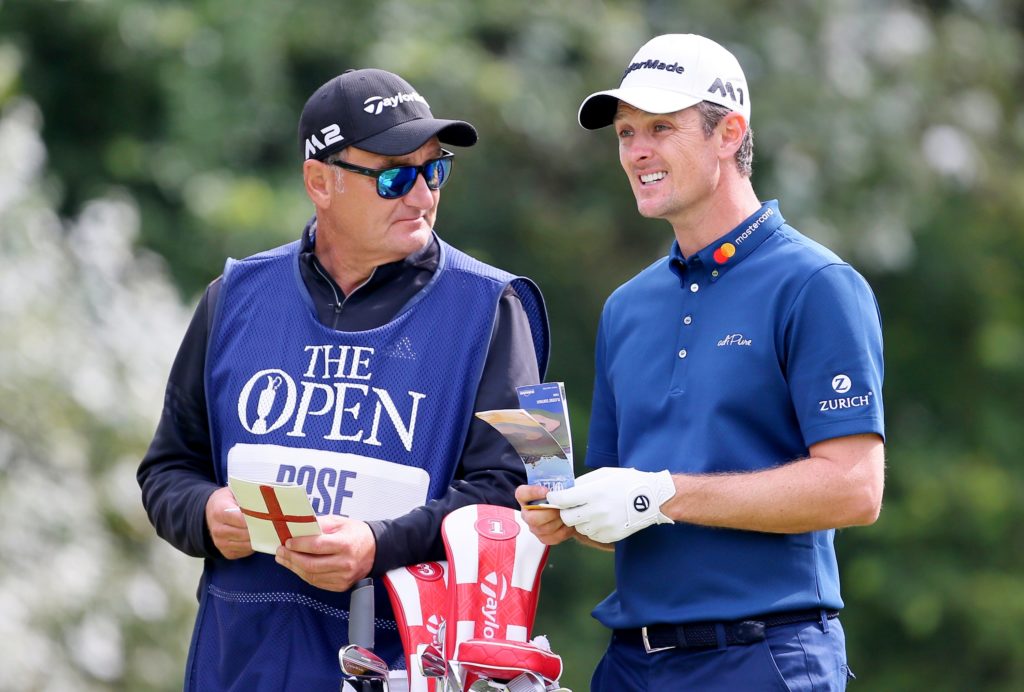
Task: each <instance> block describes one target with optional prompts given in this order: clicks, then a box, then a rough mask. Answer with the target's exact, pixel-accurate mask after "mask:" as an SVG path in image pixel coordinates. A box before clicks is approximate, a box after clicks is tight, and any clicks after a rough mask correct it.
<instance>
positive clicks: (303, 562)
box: [276, 516, 377, 591]
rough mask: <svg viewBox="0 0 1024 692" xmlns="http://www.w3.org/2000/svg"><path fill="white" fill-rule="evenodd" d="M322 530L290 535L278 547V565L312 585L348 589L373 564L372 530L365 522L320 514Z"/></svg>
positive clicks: (365, 573)
mask: <svg viewBox="0 0 1024 692" xmlns="http://www.w3.org/2000/svg"><path fill="white" fill-rule="evenodd" d="M320 530H321V531H322V532H323V533H322V534H320V535H319V536H298V537H296V538H289V539H288V541H287V543H285V545H284V546H282V547H280V548H278V549H277V556H276V559H277V564H279V565H283V566H284V567H287V568H288V569H290V570H291V571H293V572H295V573H296V574H297V575H299V576H300V577H302V579H303V580H305V581H307V582H309V583H310V584H312V585H313V586H317V587H319V588H321V589H326V590H328V591H348V590H349V589H350V588H351V587H352V585H353V584H355V583H356V582H357V581H359V580H360V579H362V578H363V577H365V576H366V575H367V574H369V573H370V569H371V568H372V567H373V558H374V556H375V555H376V554H377V541H376V539H375V538H374V537H373V532H372V531H370V527H369V526H368V525H367V524H366V523H365V522H362V521H358V520H356V519H347V518H345V517H335V516H326V517H321V518H320Z"/></svg>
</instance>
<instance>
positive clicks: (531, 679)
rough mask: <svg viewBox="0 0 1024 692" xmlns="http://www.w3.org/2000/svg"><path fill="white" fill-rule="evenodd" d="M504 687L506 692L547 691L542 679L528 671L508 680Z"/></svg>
mask: <svg viewBox="0 0 1024 692" xmlns="http://www.w3.org/2000/svg"><path fill="white" fill-rule="evenodd" d="M505 687H506V689H508V692H545V690H546V689H547V686H546V685H545V684H544V678H542V677H541V676H539V675H537V674H536V673H534V672H532V671H529V670H525V671H523V672H522V673H520V674H519V675H517V676H515V677H514V678H512V679H511V680H509V681H508V683H507V684H506V685H505Z"/></svg>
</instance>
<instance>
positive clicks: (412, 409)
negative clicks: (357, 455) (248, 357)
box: [238, 344, 427, 452]
mask: <svg viewBox="0 0 1024 692" xmlns="http://www.w3.org/2000/svg"><path fill="white" fill-rule="evenodd" d="M303 350H304V351H305V352H306V353H307V354H308V355H309V363H308V366H307V368H306V371H305V372H304V373H302V374H301V375H298V376H297V377H293V374H294V373H292V374H289V373H288V372H286V371H285V370H280V369H277V368H267V369H264V370H260V371H258V372H256V373H254V374H253V375H252V376H251V377H249V379H248V381H246V383H245V384H244V385H243V386H242V389H241V391H240V392H239V394H238V420H239V422H240V423H241V424H242V427H243V428H245V430H247V431H248V432H250V433H251V434H253V435H260V436H262V435H267V434H269V433H272V432H274V431H275V430H279V429H282V428H284V429H286V430H287V432H285V433H284V434H285V435H287V436H288V437H306V436H307V434H312V435H319V436H321V437H323V439H325V440H337V441H348V442H358V443H361V444H364V445H371V446H375V447H380V446H382V445H383V444H384V443H383V442H382V441H381V438H382V437H383V436H389V435H395V436H397V438H398V441H399V442H401V444H402V446H403V447H404V448H405V450H406V451H407V452H411V451H412V445H413V439H414V437H415V435H416V421H417V419H418V416H419V413H420V402H421V401H422V400H423V399H425V398H426V396H427V395H426V394H423V393H421V392H413V391H407V392H404V393H392V392H390V391H388V390H387V389H384V388H382V387H374V386H372V379H373V372H372V370H371V367H372V365H371V359H372V358H373V356H374V349H373V348H370V347H366V346H349V345H346V344H342V345H333V344H325V345H318V346H306V347H305V348H304V349H303ZM325 380H326V381H325ZM307 428H308V430H309V432H308V433H307Z"/></svg>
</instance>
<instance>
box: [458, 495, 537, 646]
mask: <svg viewBox="0 0 1024 692" xmlns="http://www.w3.org/2000/svg"><path fill="white" fill-rule="evenodd" d="M441 535H442V536H443V538H444V547H445V552H446V553H447V555H448V594H449V596H448V598H449V601H448V608H449V609H448V617H447V618H445V619H446V621H447V625H446V629H447V631H446V633H445V639H446V642H445V651H446V655H447V656H451V655H452V653H453V652H454V651H455V646H456V644H457V643H458V642H460V641H465V640H467V639H507V640H511V641H517V642H525V641H527V640H528V639H529V638H530V630H531V629H532V628H533V618H534V616H535V615H536V613H537V598H538V597H539V596H540V573H541V569H542V568H543V566H544V562H545V561H546V560H547V555H548V548H547V546H545V545H544V544H542V543H541V542H540V541H539V540H538V539H537V537H536V536H534V535H533V534H532V533H530V529H529V527H528V526H527V525H526V522H524V521H523V520H522V517H521V516H520V514H519V511H518V510H514V509H510V508H508V507H497V506H494V505H469V506H466V507H461V508H459V509H457V510H455V511H454V512H452V513H451V514H449V515H448V516H447V517H445V519H444V522H443V523H442V524H441Z"/></svg>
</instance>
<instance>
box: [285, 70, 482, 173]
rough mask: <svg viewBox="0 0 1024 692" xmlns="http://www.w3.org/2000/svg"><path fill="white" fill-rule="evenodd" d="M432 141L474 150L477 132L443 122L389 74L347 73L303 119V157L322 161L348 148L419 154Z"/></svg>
mask: <svg viewBox="0 0 1024 692" xmlns="http://www.w3.org/2000/svg"><path fill="white" fill-rule="evenodd" d="M431 137H437V138H438V139H439V140H440V141H441V142H443V143H445V144H451V145H454V146H464V147H467V146H471V145H473V144H475V143H476V130H475V129H474V128H473V126H472V125H470V124H469V123H467V122H464V121H461V120H442V119H439V118H435V117H434V116H433V114H432V113H431V112H430V104H428V103H427V100H426V99H425V98H423V97H422V96H420V94H419V93H418V92H417V91H416V90H415V89H414V88H413V87H412V86H411V85H410V84H409V83H408V82H406V81H405V80H404V79H402V78H401V77H399V76H398V75H396V74H393V73H391V72H387V71H385V70H375V69H364V70H349V71H348V72H345V73H343V74H340V75H338V76H337V77H335V78H334V79H332V80H330V81H329V82H327V83H326V84H324V85H322V86H321V87H320V88H319V89H317V90H316V91H315V92H314V93H313V95H312V96H310V97H309V100H308V101H306V105H305V107H304V108H303V109H302V115H301V117H300V118H299V147H300V150H301V151H302V157H303V159H304V160H306V159H317V160H320V161H322V160H324V159H326V158H327V157H328V156H330V155H331V154H333V153H335V152H337V151H340V150H342V149H344V148H345V147H348V146H357V147H359V148H360V149H364V150H366V151H369V152H372V153H375V154H381V155H384V156H401V155H404V154H408V153H411V152H413V151H416V150H417V149H419V148H420V147H421V146H423V145H424V144H425V143H426V142H427V141H428V140H429V139H430V138H431Z"/></svg>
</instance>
